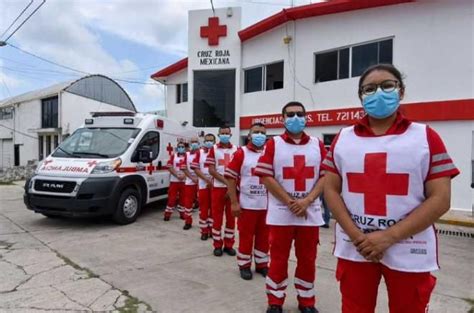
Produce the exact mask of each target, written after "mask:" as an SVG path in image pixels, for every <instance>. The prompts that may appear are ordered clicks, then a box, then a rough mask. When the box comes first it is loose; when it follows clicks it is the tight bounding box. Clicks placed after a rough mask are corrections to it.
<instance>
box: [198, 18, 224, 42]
mask: <svg viewBox="0 0 474 313" xmlns="http://www.w3.org/2000/svg"><path fill="white" fill-rule="evenodd" d="M208 23H209V24H208V25H209V26H201V38H207V43H208V44H209V46H218V45H219V37H225V36H227V26H226V25H219V18H218V17H210V18H209V22H208Z"/></svg>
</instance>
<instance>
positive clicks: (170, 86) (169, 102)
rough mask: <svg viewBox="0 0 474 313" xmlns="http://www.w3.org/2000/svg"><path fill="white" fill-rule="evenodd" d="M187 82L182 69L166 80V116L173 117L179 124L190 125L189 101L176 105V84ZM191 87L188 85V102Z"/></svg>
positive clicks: (191, 105)
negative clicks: (186, 123)
mask: <svg viewBox="0 0 474 313" xmlns="http://www.w3.org/2000/svg"><path fill="white" fill-rule="evenodd" d="M187 82H188V71H187V69H183V70H182V71H179V72H178V73H176V74H174V75H172V76H170V77H169V78H168V79H167V80H166V93H167V94H166V115H167V116H170V117H173V118H174V119H176V120H177V121H179V122H184V121H188V123H189V124H190V125H191V124H192V123H193V104H192V102H191V101H186V102H181V103H176V90H177V87H176V85H177V84H184V83H187ZM190 89H191V85H189V84H188V100H189V99H190V96H189V92H190Z"/></svg>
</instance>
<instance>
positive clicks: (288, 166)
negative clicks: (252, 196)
mask: <svg viewBox="0 0 474 313" xmlns="http://www.w3.org/2000/svg"><path fill="white" fill-rule="evenodd" d="M282 115H283V119H284V122H285V128H286V131H285V133H284V134H283V135H281V136H276V137H273V138H272V139H270V140H269V141H268V142H267V144H266V146H265V149H264V152H263V154H262V156H261V157H260V159H259V160H258V163H257V168H256V169H255V174H256V175H257V176H260V177H262V180H263V183H264V185H265V187H266V188H267V190H268V211H267V224H268V225H269V241H270V267H269V270H268V275H267V279H266V292H267V297H268V309H267V313H281V312H283V308H282V306H283V303H284V301H285V290H286V287H287V285H288V258H289V256H290V250H291V246H292V243H293V242H294V245H295V254H296V259H297V265H296V272H295V280H294V282H295V289H296V292H297V294H298V305H299V310H300V312H302V313H316V312H318V311H317V310H316V308H315V304H316V299H315V290H314V280H315V276H316V252H317V245H318V242H319V226H321V225H324V221H323V217H322V212H321V201H320V200H319V196H320V194H321V192H322V189H323V180H324V179H323V178H322V175H321V171H320V169H321V163H322V161H323V159H324V157H325V155H326V150H325V148H324V145H323V143H322V142H321V140H319V139H317V138H314V137H310V136H308V135H307V134H306V133H305V132H304V128H305V126H306V110H305V107H304V106H303V104H301V103H300V102H290V103H288V104H286V105H285V106H284V107H283V109H282Z"/></svg>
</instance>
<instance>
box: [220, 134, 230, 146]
mask: <svg viewBox="0 0 474 313" xmlns="http://www.w3.org/2000/svg"><path fill="white" fill-rule="evenodd" d="M219 140H220V141H221V143H223V144H228V143H229V142H230V135H219Z"/></svg>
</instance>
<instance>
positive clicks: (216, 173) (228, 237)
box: [205, 126, 237, 256]
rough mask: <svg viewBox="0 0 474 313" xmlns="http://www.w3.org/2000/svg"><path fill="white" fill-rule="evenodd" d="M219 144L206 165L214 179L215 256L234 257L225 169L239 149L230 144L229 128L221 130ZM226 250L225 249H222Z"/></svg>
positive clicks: (232, 221) (209, 155) (212, 151)
mask: <svg viewBox="0 0 474 313" xmlns="http://www.w3.org/2000/svg"><path fill="white" fill-rule="evenodd" d="M218 135H219V143H218V144H217V145H214V146H213V147H212V148H211V150H210V151H209V154H208V156H207V160H206V162H205V165H208V166H209V174H211V176H212V177H213V178H214V182H213V187H212V192H211V195H212V201H211V210H212V219H213V225H212V239H213V243H214V255H215V256H222V254H223V252H225V253H227V254H228V255H231V256H234V255H235V254H236V252H235V250H234V249H233V246H234V228H235V218H234V217H233V216H232V212H231V206H230V201H229V197H228V195H227V180H226V179H225V178H224V173H225V169H226V168H227V165H228V164H229V161H230V158H231V156H232V154H233V153H234V152H235V151H236V150H237V147H236V146H234V145H233V144H232V143H231V142H230V137H231V136H232V133H231V129H230V127H228V126H222V127H220V128H219V133H218ZM224 213H225V217H226V224H225V230H224V240H222V237H221V236H222V233H221V228H222V224H223V223H222V222H223V218H224ZM222 248H224V249H222Z"/></svg>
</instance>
